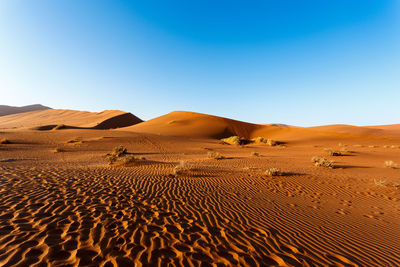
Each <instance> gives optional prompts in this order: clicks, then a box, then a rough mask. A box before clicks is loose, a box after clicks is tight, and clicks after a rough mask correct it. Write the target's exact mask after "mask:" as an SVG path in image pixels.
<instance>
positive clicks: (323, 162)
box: [311, 157, 334, 169]
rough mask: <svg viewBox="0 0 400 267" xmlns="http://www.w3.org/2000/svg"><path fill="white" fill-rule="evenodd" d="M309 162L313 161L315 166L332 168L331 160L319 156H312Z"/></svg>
mask: <svg viewBox="0 0 400 267" xmlns="http://www.w3.org/2000/svg"><path fill="white" fill-rule="evenodd" d="M311 162H312V163H314V165H315V166H318V167H326V168H331V169H333V167H334V165H333V161H331V160H327V159H326V158H320V157H312V158H311Z"/></svg>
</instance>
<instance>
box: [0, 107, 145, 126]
mask: <svg viewBox="0 0 400 267" xmlns="http://www.w3.org/2000/svg"><path fill="white" fill-rule="evenodd" d="M139 122H142V120H141V119H139V118H138V117H136V116H135V115H133V114H131V113H126V112H124V111H120V110H104V111H102V112H88V111H77V110H67V109H48V110H41V111H32V112H26V113H20V114H13V115H7V116H2V117H0V128H23V129H29V128H30V129H32V128H33V129H36V130H50V129H52V128H54V127H55V126H56V125H59V124H64V125H66V126H67V128H93V129H112V128H120V127H126V126H130V125H134V124H136V123H139Z"/></svg>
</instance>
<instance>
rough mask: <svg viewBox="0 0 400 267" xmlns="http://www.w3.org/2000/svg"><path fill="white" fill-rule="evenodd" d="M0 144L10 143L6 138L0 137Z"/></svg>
mask: <svg viewBox="0 0 400 267" xmlns="http://www.w3.org/2000/svg"><path fill="white" fill-rule="evenodd" d="M0 144H11V142H10V140H8V139H7V138H1V139H0Z"/></svg>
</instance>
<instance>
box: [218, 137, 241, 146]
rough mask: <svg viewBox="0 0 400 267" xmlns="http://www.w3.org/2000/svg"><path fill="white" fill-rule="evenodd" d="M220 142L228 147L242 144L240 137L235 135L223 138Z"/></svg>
mask: <svg viewBox="0 0 400 267" xmlns="http://www.w3.org/2000/svg"><path fill="white" fill-rule="evenodd" d="M221 141H222V142H224V143H227V144H230V145H240V144H241V143H242V140H241V139H240V137H239V136H236V135H235V136H231V137H228V138H223V139H221Z"/></svg>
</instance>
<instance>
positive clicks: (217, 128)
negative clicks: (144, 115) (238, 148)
mask: <svg viewBox="0 0 400 267" xmlns="http://www.w3.org/2000/svg"><path fill="white" fill-rule="evenodd" d="M261 127H262V126H261V125H257V124H251V123H247V122H242V121H237V120H232V119H227V118H222V117H217V116H212V115H207V114H201V113H195V112H186V111H174V112H171V113H168V114H166V115H163V116H161V117H157V118H155V119H152V120H148V121H145V122H142V123H139V124H137V125H134V126H131V127H127V128H125V129H124V130H128V131H133V132H144V133H153V134H161V135H169V136H180V137H195V138H223V137H229V136H232V135H237V136H241V137H246V138H249V137H250V136H251V133H252V132H253V131H254V130H256V129H258V128H261Z"/></svg>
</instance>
